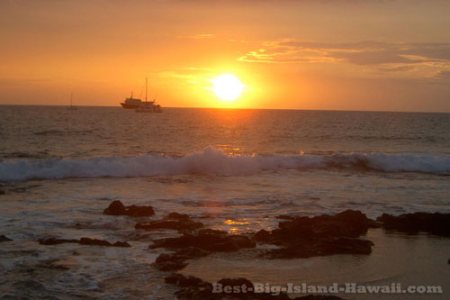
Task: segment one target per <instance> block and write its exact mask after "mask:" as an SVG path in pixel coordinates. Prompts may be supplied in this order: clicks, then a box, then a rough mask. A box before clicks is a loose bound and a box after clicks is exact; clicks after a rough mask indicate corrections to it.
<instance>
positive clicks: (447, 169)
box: [0, 147, 450, 181]
mask: <svg viewBox="0 0 450 300" xmlns="http://www.w3.org/2000/svg"><path fill="white" fill-rule="evenodd" d="M285 169H298V170H314V169H320V170H350V171H351V170H354V171H379V172H388V173H391V172H392V173H396V172H417V173H428V174H437V175H449V174H450V155H446V154H441V155H438V154H408V153H403V154H391V153H389V154H388V153H348V154H329V155H317V154H299V155H270V156H262V155H247V156H246V155H240V156H231V155H227V154H225V153H224V152H222V151H221V150H218V149H216V148H213V147H208V148H206V149H204V150H202V151H199V152H194V153H191V154H188V155H185V156H182V157H173V156H164V155H143V156H135V157H96V158H87V159H67V158H66V159H58V158H50V159H6V160H3V161H0V181H23V180H29V179H63V178H93V177H146V176H157V175H182V174H206V175H223V176H239V175H252V174H257V173H259V172H262V171H279V170H285Z"/></svg>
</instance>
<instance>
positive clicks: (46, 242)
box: [38, 238, 79, 245]
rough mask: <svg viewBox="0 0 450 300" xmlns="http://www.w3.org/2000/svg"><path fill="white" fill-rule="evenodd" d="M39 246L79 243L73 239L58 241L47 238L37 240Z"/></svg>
mask: <svg viewBox="0 0 450 300" xmlns="http://www.w3.org/2000/svg"><path fill="white" fill-rule="evenodd" d="M38 242H39V244H41V245H59V244H64V243H79V240H75V239H58V238H48V239H40V240H38Z"/></svg>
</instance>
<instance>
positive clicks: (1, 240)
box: [0, 235, 12, 243]
mask: <svg viewBox="0 0 450 300" xmlns="http://www.w3.org/2000/svg"><path fill="white" fill-rule="evenodd" d="M10 241H12V240H11V239H10V238H8V237H7V236H5V235H0V243H1V242H10Z"/></svg>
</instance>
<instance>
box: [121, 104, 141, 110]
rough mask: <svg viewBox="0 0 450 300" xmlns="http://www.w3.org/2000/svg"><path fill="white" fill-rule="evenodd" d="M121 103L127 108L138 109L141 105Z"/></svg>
mask: <svg viewBox="0 0 450 300" xmlns="http://www.w3.org/2000/svg"><path fill="white" fill-rule="evenodd" d="M120 105H122V108H125V109H136V108H138V107H139V105H136V104H127V103H120Z"/></svg>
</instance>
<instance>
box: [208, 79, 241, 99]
mask: <svg viewBox="0 0 450 300" xmlns="http://www.w3.org/2000/svg"><path fill="white" fill-rule="evenodd" d="M211 83H212V91H213V92H214V94H216V96H217V97H218V98H219V99H221V100H223V101H227V102H232V101H235V100H236V99H238V98H239V97H240V96H241V94H242V92H243V91H244V89H245V86H244V84H243V83H242V82H241V81H240V80H239V78H237V77H236V76H235V75H233V74H221V75H219V76H217V77H215V78H213V79H212V80H211Z"/></svg>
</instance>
